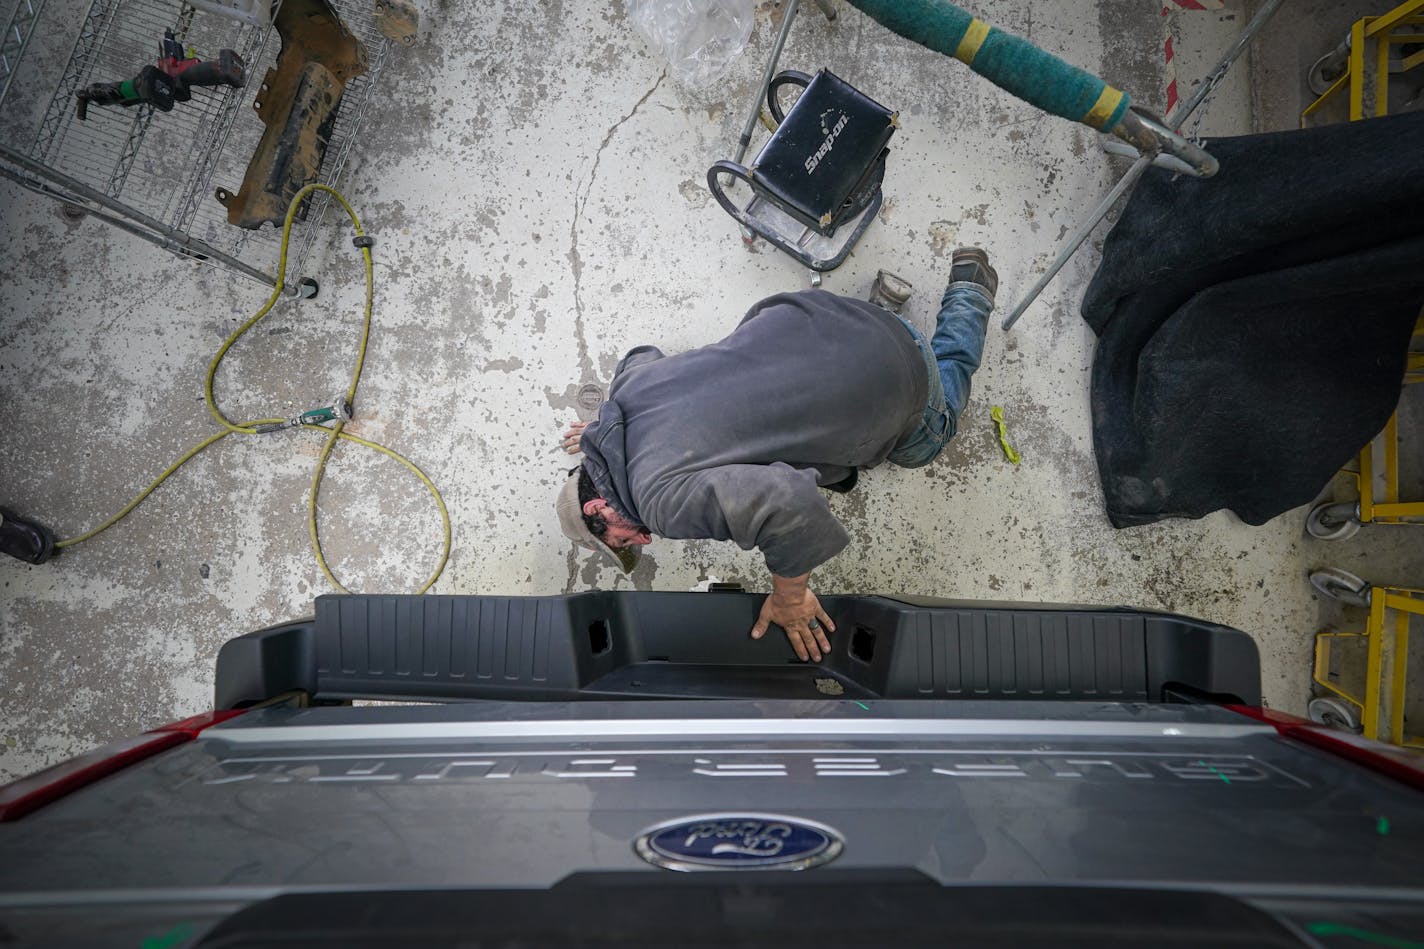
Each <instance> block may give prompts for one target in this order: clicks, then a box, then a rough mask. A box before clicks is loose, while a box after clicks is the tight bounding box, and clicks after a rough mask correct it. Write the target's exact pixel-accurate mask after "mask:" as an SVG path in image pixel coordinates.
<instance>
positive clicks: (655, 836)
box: [633, 814, 845, 870]
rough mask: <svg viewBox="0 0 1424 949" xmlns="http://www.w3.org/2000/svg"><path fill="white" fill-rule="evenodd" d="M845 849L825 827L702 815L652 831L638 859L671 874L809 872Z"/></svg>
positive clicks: (771, 817) (762, 817)
mask: <svg viewBox="0 0 1424 949" xmlns="http://www.w3.org/2000/svg"><path fill="white" fill-rule="evenodd" d="M844 846H845V843H844V841H842V840H841V836H840V834H838V833H836V832H835V831H834V830H832V829H831V828H829V827H827V826H825V825H824V824H816V823H812V822H811V821H805V820H799V819H797V818H795V817H782V816H780V815H778V814H702V815H699V816H697V817H684V818H682V819H680V820H676V821H669V822H668V823H664V824H658V825H657V826H655V827H650V828H648V829H647V830H646V831H644V832H643V833H642V834H641V835H639V837H638V839H637V840H636V841H634V843H633V849H634V850H636V851H637V852H638V856H640V857H642V858H643V859H644V860H646V861H648V862H649V863H651V864H654V865H655V866H659V867H665V868H666V869H668V870H805V869H807V868H808V867H816V866H820V865H821V864H823V863H829V862H830V861H832V860H834V859H835V858H836V857H838V856H839V855H840V852H841V850H842V848H843V847H844Z"/></svg>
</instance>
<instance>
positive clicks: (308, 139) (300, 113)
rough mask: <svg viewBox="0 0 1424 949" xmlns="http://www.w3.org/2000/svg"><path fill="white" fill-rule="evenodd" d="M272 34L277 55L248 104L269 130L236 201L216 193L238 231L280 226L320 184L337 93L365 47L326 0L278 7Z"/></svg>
mask: <svg viewBox="0 0 1424 949" xmlns="http://www.w3.org/2000/svg"><path fill="white" fill-rule="evenodd" d="M276 27H277V33H278V34H279V35H280V36H281V38H282V50H281V52H280V53H279V54H278V56H277V65H276V67H275V68H273V69H269V70H267V75H266V76H265V77H264V78H263V80H262V87H261V89H260V90H258V93H257V97H256V99H255V100H254V102H253V103H252V105H253V107H254V108H255V109H256V110H257V115H258V117H259V118H261V119H262V124H264V125H265V126H267V129H266V131H264V132H263V133H262V140H261V141H260V142H258V144H257V150H256V151H254V152H253V154H252V160H251V161H249V162H248V163H247V173H246V175H244V176H243V179H242V187H241V188H240V189H239V190H238V192H237V194H235V195H234V194H232V193H231V192H229V191H227V190H226V189H224V188H219V189H217V199H218V201H220V202H221V203H222V205H223V206H224V207H226V208H227V219H228V223H230V224H234V225H236V226H237V227H245V228H257V227H261V226H262V225H263V224H265V223H272V224H280V223H281V222H282V220H283V219H284V218H285V217H286V214H287V206H288V205H289V204H290V203H291V201H292V198H293V197H295V196H296V193H297V192H298V191H300V190H301V189H302V188H304V187H306V186H307V185H309V184H312V183H313V182H315V181H316V180H317V179H318V177H319V176H320V174H321V163H322V160H323V159H324V158H325V157H326V149H327V146H328V145H329V144H330V143H331V130H332V127H333V126H334V125H335V124H336V113H337V110H338V109H340V107H341V96H342V93H343V92H344V91H345V89H346V84H347V83H348V82H350V81H351V80H352V79H354V78H356V77H357V76H359V75H361V74H362V73H364V72H365V71H366V47H365V45H364V44H362V42H361V41H360V40H359V39H357V38H356V37H355V36H353V35H352V34H351V32H350V31H348V30H347V29H346V26H345V25H344V24H343V23H342V22H341V18H340V17H339V16H337V14H336V11H335V10H333V9H332V8H331V6H330V4H328V3H327V2H326V0H283V3H282V5H281V8H280V9H279V10H278V11H277V19H276ZM305 214H306V211H305V208H303V210H302V212H301V215H300V216H301V217H303V218H304V217H305Z"/></svg>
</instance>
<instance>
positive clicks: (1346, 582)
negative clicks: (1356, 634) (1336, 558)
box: [1310, 567, 1370, 606]
mask: <svg viewBox="0 0 1424 949" xmlns="http://www.w3.org/2000/svg"><path fill="white" fill-rule="evenodd" d="M1310 585H1311V586H1313V587H1315V589H1316V592H1318V593H1320V594H1321V595H1323V596H1327V597H1329V598H1330V599H1332V600H1339V601H1340V602H1341V603H1346V604H1349V605H1350V606H1369V605H1370V585H1369V582H1368V581H1365V580H1361V579H1360V578H1359V577H1357V576H1355V575H1354V574H1353V573H1350V572H1349V571H1348V570H1341V569H1340V568H1338V567H1326V568H1325V569H1324V570H1316V571H1315V572H1314V573H1312V574H1311V575H1310Z"/></svg>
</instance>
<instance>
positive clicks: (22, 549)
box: [0, 507, 59, 564]
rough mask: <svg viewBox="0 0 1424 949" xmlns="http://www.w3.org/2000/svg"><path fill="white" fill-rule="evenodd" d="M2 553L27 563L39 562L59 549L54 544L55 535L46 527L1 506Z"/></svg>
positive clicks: (0, 540) (0, 542) (0, 550)
mask: <svg viewBox="0 0 1424 949" xmlns="http://www.w3.org/2000/svg"><path fill="white" fill-rule="evenodd" d="M0 553H6V554H9V555H10V556H11V557H14V558H15V559H16V560H23V561H24V562H25V563H35V564H39V563H44V562H45V561H46V560H49V559H50V558H51V557H53V556H54V555H55V554H57V553H59V551H58V550H56V549H55V546H54V535H53V534H51V533H50V532H49V531H48V530H47V529H46V528H45V527H43V526H41V525H39V524H36V523H35V522H34V521H27V520H25V519H24V518H23V517H20V516H19V515H17V514H16V513H15V512H14V511H12V510H10V509H9V508H5V507H0Z"/></svg>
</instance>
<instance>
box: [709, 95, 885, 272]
mask: <svg viewBox="0 0 1424 949" xmlns="http://www.w3.org/2000/svg"><path fill="white" fill-rule="evenodd" d="M784 85H798V86H802V87H804V89H805V91H804V92H802V93H801V95H800V96H799V97H798V98H797V100H796V102H795V104H794V105H793V106H792V107H791V109H790V110H789V111H788V112H786V113H785V115H783V114H782V111H781V105H780V102H779V101H778V99H777V93H778V91H779V90H780V88H781V87H782V86H784ZM766 99H767V108H768V109H769V110H770V112H771V114H772V117H773V118H774V119H775V120H776V121H777V128H776V131H775V132H774V133H773V134H772V136H771V138H770V139H769V140H768V141H767V143H766V144H765V145H763V146H762V149H761V151H760V152H759V153H758V154H757V157H756V159H755V160H754V161H753V162H752V164H751V166H750V167H746V168H744V167H742V166H741V165H738V164H736V163H735V162H731V161H719V162H716V163H715V164H713V165H712V167H711V168H710V169H708V171H707V183H708V186H709V187H710V188H711V191H712V194H713V196H714V197H715V198H716V199H717V203H719V204H720V205H722V207H723V209H724V210H726V212H727V213H728V214H730V215H732V217H734V218H736V219H737V220H738V221H739V222H740V223H741V224H742V225H743V226H744V227H746V228H748V229H749V230H751V231H752V232H753V233H756V234H758V235H760V236H762V237H764V238H766V239H767V240H768V241H770V242H771V243H772V244H774V245H776V246H777V247H779V248H781V249H782V250H784V251H785V252H786V253H788V254H790V255H791V256H792V257H794V258H796V259H797V260H799V261H800V262H801V263H803V264H805V265H806V266H807V267H809V268H811V269H812V270H814V271H818V272H824V271H827V270H834V269H835V268H836V267H839V266H840V265H841V264H842V263H843V262H844V261H845V259H846V257H847V256H848V255H849V254H850V251H851V250H852V249H853V248H854V246H855V244H856V242H857V241H859V239H860V237H861V235H862V234H864V233H865V229H866V228H867V227H868V226H869V225H870V222H871V221H872V220H873V219H874V218H875V215H876V213H877V212H878V211H879V209H880V203H881V199H882V195H881V191H880V183H881V181H882V180H883V179H884V177H885V158H886V156H887V155H889V154H890V149H889V148H887V147H886V143H888V142H889V141H890V136H891V135H893V134H894V133H895V129H896V128H897V127H898V126H899V120H898V113H896V112H892V111H890V110H889V109H887V108H885V107H884V106H882V105H880V104H879V103H878V102H876V101H875V100H873V99H871V98H870V97H869V96H867V95H865V94H864V93H862V92H861V91H860V90H858V89H856V88H855V87H854V86H852V85H851V84H850V83H848V82H846V81H845V80H843V79H840V78H839V77H837V76H836V75H835V74H833V73H831V72H830V71H829V70H826V69H822V70H821V71H820V72H818V73H816V75H815V76H814V77H811V76H807V75H806V74H805V73H801V72H796V71H795V70H786V71H785V72H781V73H778V74H777V75H776V76H775V77H774V78H773V79H772V80H771V82H770V83H769V84H768V85H767V91H766ZM721 175H732V176H733V177H736V178H740V179H742V180H743V181H745V182H747V184H748V185H749V186H750V187H751V190H752V193H753V198H752V201H751V202H750V203H749V204H748V205H747V206H746V207H745V208H742V207H738V206H737V205H736V204H735V203H734V202H733V201H732V200H731V198H730V197H729V196H728V195H727V193H726V191H725V190H724V189H723V187H722V184H721V180H720V176H721ZM758 201H765V202H768V203H770V204H772V205H774V206H775V207H776V208H778V209H779V210H780V211H782V212H784V214H786V215H789V216H790V217H791V218H793V219H794V220H795V221H796V222H798V223H799V224H801V225H802V226H803V228H805V230H804V231H803V233H802V234H801V235H799V236H798V235H793V234H788V233H785V232H784V231H781V230H778V229H777V228H775V227H773V226H772V225H771V223H770V222H769V221H767V220H764V219H762V218H761V217H759V216H757V215H756V214H754V213H752V212H753V211H754V208H755V205H756V204H757V202H758ZM862 211H864V212H865V213H864V215H863V216H862V217H861V218H860V221H859V222H858V223H857V224H856V226H855V229H854V230H853V231H852V233H851V234H850V235H849V236H848V237H847V238H846V239H845V241H844V242H843V243H842V244H841V245H840V246H839V247H838V248H836V249H835V250H834V251H833V252H832V253H830V255H829V256H816V252H814V251H811V250H808V249H807V248H806V247H805V246H803V241H804V239H805V238H806V237H808V236H809V235H810V233H815V234H818V235H820V236H822V237H827V238H829V237H833V236H834V235H835V233H836V230H837V228H839V227H840V226H841V225H843V224H845V223H847V222H848V221H850V220H851V219H852V218H855V217H856V216H857V215H860V214H861V212H862Z"/></svg>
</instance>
